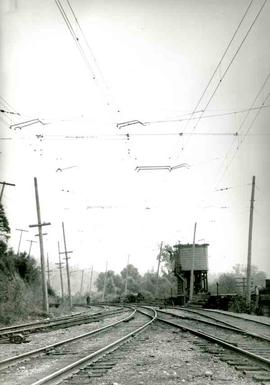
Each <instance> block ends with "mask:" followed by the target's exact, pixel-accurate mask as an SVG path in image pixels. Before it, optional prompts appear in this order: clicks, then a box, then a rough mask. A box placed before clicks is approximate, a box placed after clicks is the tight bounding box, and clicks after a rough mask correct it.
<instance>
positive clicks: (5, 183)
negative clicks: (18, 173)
mask: <svg viewBox="0 0 270 385" xmlns="http://www.w3.org/2000/svg"><path fill="white" fill-rule="evenodd" d="M0 184H4V185H7V186H16V185H15V184H14V183H8V182H0Z"/></svg>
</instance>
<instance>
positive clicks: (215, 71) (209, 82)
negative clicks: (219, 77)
mask: <svg viewBox="0 0 270 385" xmlns="http://www.w3.org/2000/svg"><path fill="white" fill-rule="evenodd" d="M253 1H254V0H251V1H250V3H249V4H248V6H247V8H246V10H245V12H244V14H243V16H242V18H241V20H240V22H239V24H238V26H237V28H236V30H235V31H234V33H233V36H232V37H231V40H230V41H229V43H228V45H227V47H226V48H225V51H224V52H223V54H222V56H221V58H220V60H219V62H218V64H217V66H216V68H215V70H214V72H213V73H212V75H211V77H210V79H209V81H208V83H207V85H206V87H205V89H204V90H203V92H202V94H201V96H200V97H199V100H198V102H197V103H196V106H195V107H194V110H193V113H192V115H191V118H192V117H193V115H194V113H195V111H196V110H197V108H198V107H199V105H200V103H201V101H202V99H203V97H204V95H205V93H206V91H207V89H208V88H209V86H210V84H211V82H212V80H213V78H214V76H215V75H216V73H217V71H218V69H219V67H220V65H221V63H222V61H223V59H224V57H225V56H226V54H227V52H228V50H229V48H230V46H231V44H232V42H233V40H234V38H235V36H236V35H237V33H238V31H239V29H240V27H241V25H242V23H243V21H244V19H245V18H246V15H247V13H248V11H249V9H250V7H251V5H252V3H253ZM190 120H191V119H189V121H190ZM189 121H188V122H187V124H186V127H187V125H188V124H189ZM186 127H185V128H186Z"/></svg>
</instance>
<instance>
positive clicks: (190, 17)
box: [0, 0, 270, 277]
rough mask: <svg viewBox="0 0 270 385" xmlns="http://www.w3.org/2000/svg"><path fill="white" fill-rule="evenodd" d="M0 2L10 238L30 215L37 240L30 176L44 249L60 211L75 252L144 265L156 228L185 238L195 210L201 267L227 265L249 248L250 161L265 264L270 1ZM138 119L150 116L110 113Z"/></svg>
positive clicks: (266, 265)
mask: <svg viewBox="0 0 270 385" xmlns="http://www.w3.org/2000/svg"><path fill="white" fill-rule="evenodd" d="M0 7H1V14H0V18H1V44H0V50H1V52H0V84H1V93H0V107H1V110H2V112H1V113H0V118H1V119H0V129H1V140H0V145H1V150H0V151H1V153H0V159H1V170H0V171H1V181H6V182H10V183H15V184H16V187H9V186H7V187H6V188H5V191H4V196H3V204H4V206H5V209H6V213H7V216H8V218H9V221H10V225H11V229H12V234H11V240H10V245H11V246H13V247H14V249H15V251H16V250H17V248H18V243H19V236H20V232H19V231H16V229H27V230H28V231H29V232H28V233H24V234H23V238H22V243H21V251H23V250H25V251H28V249H29V242H27V240H30V239H36V240H37V237H35V236H34V235H35V234H36V233H37V232H35V230H33V229H30V228H29V225H30V224H35V223H36V222H37V216H36V207H35V195H34V177H37V179H38V185H39V195H40V205H41V215H42V221H44V222H51V226H47V227H46V228H44V231H45V232H46V233H48V235H47V236H46V237H45V239H44V244H45V251H46V253H48V254H49V258H50V261H51V264H52V265H53V264H54V263H55V262H57V260H58V254H57V241H58V240H59V241H60V242H61V248H62V249H63V242H62V230H61V222H62V221H64V222H65V228H66V238H67V247H68V249H69V250H73V254H72V256H71V260H70V264H71V265H74V266H79V267H80V268H89V267H90V266H91V265H94V268H95V270H100V271H101V270H104V269H105V264H106V261H107V260H108V267H109V268H110V269H114V270H116V271H120V270H121V269H122V268H123V267H124V266H125V264H126V261H127V258H128V255H130V263H132V264H134V265H135V266H137V267H138V268H139V270H140V271H141V272H145V271H147V270H149V269H151V268H152V267H155V266H156V256H157V254H158V250H159V244H160V242H161V241H163V242H164V243H165V244H166V243H168V244H170V245H174V244H176V243H177V242H178V241H180V242H181V243H186V242H189V243H192V238H193V226H194V223H195V222H197V234H196V240H197V241H198V242H199V243H209V269H210V272H222V271H230V270H231V268H232V266H233V265H234V264H236V263H240V264H246V260H247V241H248V222H249V205H250V196H251V181H252V176H253V175H254V176H256V190H255V211H254V228H253V249H252V263H253V264H254V265H257V266H258V268H259V269H261V270H264V271H266V273H267V274H268V277H269V276H270V258H269V249H270V237H269V218H270V204H269V189H270V174H269V150H270V137H269V134H270V132H269V117H270V114H269V104H270V101H269V98H268V94H269V92H270V80H268V78H267V76H268V74H269V70H270V60H269V59H270V53H269V36H270V31H269V29H270V24H269V17H270V4H269V1H266V2H265V1H264V0H253V1H250V0H237V1H235V0H226V1H218V0H174V1H173V0H166V1H161V0H160V1H158V0H149V1H143V0H140V1H138V0H133V1H132V0H113V1H109V0H107V1H103V0H93V1H85V0H70V1H69V2H68V1H66V0H61V2H60V1H58V2H57V1H53V0H17V1H16V0H9V1H8V0H2V1H1V5H0ZM61 7H62V8H61ZM248 7H249V8H248ZM261 8H262V9H261ZM60 9H62V11H63V10H64V12H65V17H66V21H67V23H68V26H69V28H68V26H67V24H66V23H65V20H64V17H63V15H62V14H61V12H60ZM260 9H261V11H260ZM245 12H246V14H245ZM259 12H260V13H259ZM244 15H245V17H244V18H243V16H244ZM242 19H243V21H242V22H241V20H242ZM240 23H241V24H240ZM238 27H239V30H238V31H237V33H236V35H235V36H234V38H233V40H232V42H231V44H230V46H229V47H228V44H229V42H230V41H231V39H232V37H233V35H234V33H235V31H236V29H237V28H238ZM227 47H228V50H227V52H226V54H225V56H224V58H223V59H222V61H221V63H220V60H221V58H222V55H223V54H224V52H225V50H226V48H227ZM219 63H220V65H219V66H218V64H219ZM217 66H218V67H217ZM216 69H217V70H216ZM215 70H216V72H215V73H214V71H215ZM213 73H214V76H213V78H212V81H211V82H210V84H209V86H208V87H207V85H208V83H209V80H210V79H211V76H212V75H213ZM206 87H207V88H206ZM204 91H205V93H204V94H203V92H204ZM202 94H203V97H202V98H201V99H200V97H201V95H202ZM256 96H257V98H256ZM3 111H4V112H3ZM10 112H13V113H16V114H10ZM19 114H20V115H19ZM32 119H39V120H40V121H41V122H37V123H35V124H32V125H29V126H25V127H22V128H21V129H20V128H18V127H17V128H16V126H15V127H14V126H13V125H14V124H15V125H16V124H17V123H20V122H25V121H29V120H32ZM132 120H138V121H139V122H141V123H144V124H140V123H138V124H132V125H128V126H124V127H123V126H121V125H120V126H119V123H122V122H126V121H132ZM236 134H237V135H236ZM179 164H184V167H181V168H176V169H172V170H171V171H169V170H168V169H164V170H153V171H149V170H147V171H145V170H141V171H139V172H138V171H136V167H142V166H143V167H144V166H170V167H174V166H177V165H179ZM32 254H33V255H34V256H35V258H37V260H38V259H39V249H38V245H37V244H33V247H32Z"/></svg>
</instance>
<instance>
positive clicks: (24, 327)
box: [0, 307, 124, 343]
mask: <svg viewBox="0 0 270 385" xmlns="http://www.w3.org/2000/svg"><path fill="white" fill-rule="evenodd" d="M123 311H124V308H123V307H119V308H116V309H113V310H104V311H97V312H94V313H93V312H91V313H90V312H89V311H84V312H81V313H78V314H72V315H68V316H64V317H58V318H54V319H46V320H42V321H34V322H29V323H24V324H20V325H16V326H8V327H4V328H1V329H0V339H3V338H9V340H10V341H11V342H15V343H21V342H24V341H25V340H26V337H27V336H28V335H29V334H30V333H38V332H41V331H46V330H55V329H59V328H67V327H71V326H76V325H81V324H83V323H90V322H97V321H99V320H100V319H102V318H104V317H106V316H110V315H114V314H118V313H121V312H123Z"/></svg>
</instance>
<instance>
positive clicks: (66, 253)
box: [62, 222, 72, 310]
mask: <svg viewBox="0 0 270 385" xmlns="http://www.w3.org/2000/svg"><path fill="white" fill-rule="evenodd" d="M62 230H63V240H64V249H65V251H64V254H65V260H66V269H67V284H68V299H69V307H70V310H71V309H72V299H71V287H70V274H69V265H68V260H69V257H68V253H72V251H67V245H66V235H65V225H64V222H62Z"/></svg>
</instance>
